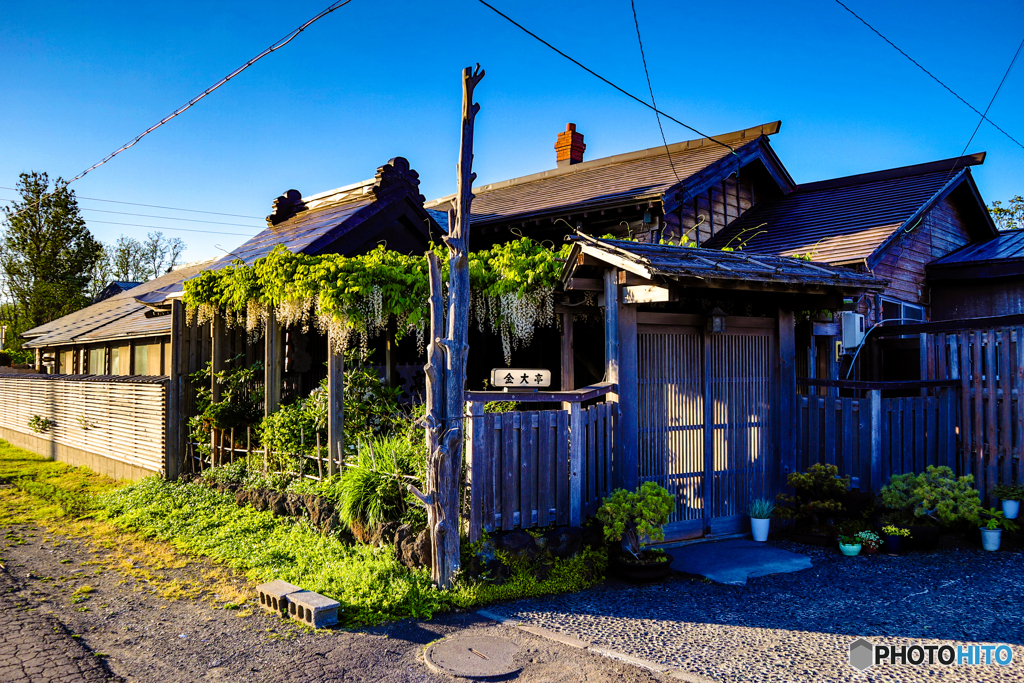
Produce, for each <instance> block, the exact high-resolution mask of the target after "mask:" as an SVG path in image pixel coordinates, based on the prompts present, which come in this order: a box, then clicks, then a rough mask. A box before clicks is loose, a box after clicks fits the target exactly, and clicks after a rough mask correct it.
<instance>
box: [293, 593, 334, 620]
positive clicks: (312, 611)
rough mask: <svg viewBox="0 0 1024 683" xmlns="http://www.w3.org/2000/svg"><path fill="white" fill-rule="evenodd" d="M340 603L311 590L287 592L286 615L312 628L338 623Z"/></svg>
mask: <svg viewBox="0 0 1024 683" xmlns="http://www.w3.org/2000/svg"><path fill="white" fill-rule="evenodd" d="M339 607H341V603H340V602H338V601H337V600H331V599H330V598H329V597H327V596H326V595H320V594H319V593H314V592H313V591H299V592H297V593H289V594H288V615H289V616H290V617H291V618H292V619H297V620H299V621H301V622H303V623H305V624H308V625H309V626H312V627H313V628H325V627H327V626H334V625H335V624H337V623H338V608H339Z"/></svg>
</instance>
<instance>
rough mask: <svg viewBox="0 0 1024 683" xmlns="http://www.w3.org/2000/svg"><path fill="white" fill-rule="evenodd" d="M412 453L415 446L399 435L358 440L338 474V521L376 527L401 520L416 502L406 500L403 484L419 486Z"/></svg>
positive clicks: (414, 456) (419, 472)
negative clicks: (351, 455) (339, 476)
mask: <svg viewBox="0 0 1024 683" xmlns="http://www.w3.org/2000/svg"><path fill="white" fill-rule="evenodd" d="M416 456H417V452H416V449H415V448H413V446H412V444H411V443H410V442H409V441H408V440H406V439H404V438H402V437H385V438H378V439H373V440H371V441H364V442H362V443H361V444H360V445H359V451H358V453H357V454H356V456H355V457H354V458H352V459H351V461H350V463H349V465H348V467H346V468H345V471H344V473H343V474H342V478H341V484H340V506H339V509H338V514H339V517H341V520H342V521H343V522H345V523H346V524H348V525H349V526H352V525H353V524H361V525H362V526H364V527H376V526H378V525H380V524H384V523H386V522H394V521H397V520H399V519H401V518H402V517H403V516H404V515H405V514H406V512H407V510H408V508H409V506H410V504H413V505H415V504H417V503H414V502H413V501H411V500H410V498H411V494H409V493H408V491H407V489H406V484H409V483H414V484H416V485H419V486H422V484H421V482H422V471H421V469H420V467H419V465H418V464H417V457H416ZM423 466H424V467H425V463H424V465H423Z"/></svg>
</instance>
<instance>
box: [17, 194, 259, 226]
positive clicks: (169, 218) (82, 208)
mask: <svg viewBox="0 0 1024 683" xmlns="http://www.w3.org/2000/svg"><path fill="white" fill-rule="evenodd" d="M14 201H15V200H13V199H0V202H7V203H14ZM79 211H93V212H96V213H112V214H116V215H118V216H137V217H139V218H159V219H160V220H165V221H184V222H186V223H207V224H210V225H233V226H234V227H236V228H252V229H253V230H262V229H263V226H260V225H246V224H244V223H224V222H223V221H204V220H200V219H198V218H175V217H174V216H156V215H154V214H151V213H129V212H127V211H107V210H105V209H93V208H90V207H88V206H80V207H79Z"/></svg>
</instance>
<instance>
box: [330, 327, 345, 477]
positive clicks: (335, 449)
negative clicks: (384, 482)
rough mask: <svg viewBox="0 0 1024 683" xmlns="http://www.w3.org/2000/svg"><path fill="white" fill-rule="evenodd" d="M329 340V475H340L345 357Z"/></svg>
mask: <svg viewBox="0 0 1024 683" xmlns="http://www.w3.org/2000/svg"><path fill="white" fill-rule="evenodd" d="M334 343H335V340H333V339H328V340H327V344H328V347H329V348H328V349H327V456H328V457H327V463H328V464H327V473H328V474H330V475H334V474H337V473H338V470H339V469H340V468H341V466H342V464H343V463H344V460H345V356H344V355H343V354H342V353H341V351H340V350H339V351H336V350H335V348H334Z"/></svg>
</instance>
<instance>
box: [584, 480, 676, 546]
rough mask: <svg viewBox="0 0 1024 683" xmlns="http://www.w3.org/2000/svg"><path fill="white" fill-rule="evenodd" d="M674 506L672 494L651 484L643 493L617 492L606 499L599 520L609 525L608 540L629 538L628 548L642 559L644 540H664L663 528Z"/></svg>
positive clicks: (645, 484)
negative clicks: (641, 552) (641, 550)
mask: <svg viewBox="0 0 1024 683" xmlns="http://www.w3.org/2000/svg"><path fill="white" fill-rule="evenodd" d="M672 506H673V499H672V494H670V493H669V492H668V491H666V490H665V489H663V488H662V487H661V486H658V485H657V484H655V483H654V482H653V481H647V482H644V484H643V486H641V487H640V490H639V491H627V490H626V489H617V490H616V491H615V492H613V493H612V495H611V496H609V497H607V498H605V499H604V503H603V504H602V505H601V508H600V509H599V510H598V511H597V518H598V519H599V520H600V521H601V522H603V523H604V525H605V526H604V537H605V539H607V540H609V541H619V540H622V539H625V542H626V549H627V550H628V551H629V552H630V553H632V554H633V556H634V557H639V556H640V544H641V543H642V542H643V539H645V538H647V539H650V540H652V541H661V540H664V538H665V534H664V532H663V531H662V527H663V526H664V525H665V524H667V523H668V516H669V513H670V512H671V511H672Z"/></svg>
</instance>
